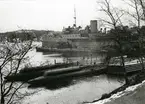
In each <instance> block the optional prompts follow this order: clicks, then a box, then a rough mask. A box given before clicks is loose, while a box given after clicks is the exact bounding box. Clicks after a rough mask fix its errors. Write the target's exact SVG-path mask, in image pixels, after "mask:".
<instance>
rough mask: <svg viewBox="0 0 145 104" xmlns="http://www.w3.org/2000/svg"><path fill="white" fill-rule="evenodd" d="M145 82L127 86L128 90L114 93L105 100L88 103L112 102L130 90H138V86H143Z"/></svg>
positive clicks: (102, 103) (103, 103)
mask: <svg viewBox="0 0 145 104" xmlns="http://www.w3.org/2000/svg"><path fill="white" fill-rule="evenodd" d="M144 84H145V81H143V82H142V83H140V84H137V85H134V86H130V87H128V88H126V90H124V91H121V92H118V93H117V94H113V95H112V96H111V97H110V98H107V99H104V100H100V101H98V102H95V103H88V104H105V103H107V102H110V101H111V100H113V99H117V98H120V97H122V96H123V95H125V94H128V93H129V92H132V91H134V90H136V89H137V88H139V87H141V86H143V85H144Z"/></svg>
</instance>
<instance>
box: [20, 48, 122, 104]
mask: <svg viewBox="0 0 145 104" xmlns="http://www.w3.org/2000/svg"><path fill="white" fill-rule="evenodd" d="M28 56H29V57H30V61H29V62H28V63H31V65H32V66H39V65H40V64H41V65H42V64H44V63H45V64H48V63H49V64H54V63H56V62H57V63H61V62H65V61H68V60H69V61H76V60H78V59H81V57H67V58H66V57H63V56H62V55H61V54H44V53H42V52H36V50H35V49H34V50H33V51H31V52H29V53H28ZM95 59H96V58H95ZM95 59H94V60H95ZM91 60H93V58H92V59H91ZM123 84H124V79H123V78H117V77H110V76H107V75H100V76H93V77H82V78H78V79H72V80H70V82H69V83H68V82H67V83H66V85H62V86H61V87H57V88H54V89H52V88H49V87H43V88H33V89H32V88H27V87H25V88H23V89H21V90H22V91H28V92H33V91H36V93H35V94H32V95H31V96H28V97H26V98H25V99H24V100H23V101H22V104H47V103H48V104H81V103H83V102H89V101H93V100H96V99H99V98H100V97H101V96H102V94H105V93H109V92H111V91H113V90H114V89H116V88H118V87H120V86H122V85H123ZM49 85H51V83H50V84H49Z"/></svg>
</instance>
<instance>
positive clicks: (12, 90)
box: [0, 39, 32, 104]
mask: <svg viewBox="0 0 145 104" xmlns="http://www.w3.org/2000/svg"><path fill="white" fill-rule="evenodd" d="M31 45H32V40H27V41H25V42H23V43H20V42H18V40H17V39H15V40H14V42H13V43H10V42H8V41H5V42H3V43H1V46H0V93H1V96H0V97H1V98H0V102H1V104H13V103H16V100H18V99H22V98H23V97H24V96H26V94H25V95H22V94H21V95H20V92H19V89H20V88H21V87H22V86H23V83H16V82H14V81H12V82H6V80H5V77H7V76H9V75H11V74H13V75H15V74H17V73H18V72H19V69H20V68H21V66H22V64H23V63H24V60H25V58H26V57H25V56H26V54H27V53H28V52H29V50H30V49H31Z"/></svg>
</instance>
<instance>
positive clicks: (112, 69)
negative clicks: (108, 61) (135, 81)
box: [107, 64, 142, 75]
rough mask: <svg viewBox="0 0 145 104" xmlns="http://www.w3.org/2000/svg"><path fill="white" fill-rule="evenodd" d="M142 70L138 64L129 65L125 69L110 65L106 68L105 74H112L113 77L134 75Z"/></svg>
mask: <svg viewBox="0 0 145 104" xmlns="http://www.w3.org/2000/svg"><path fill="white" fill-rule="evenodd" d="M141 70H142V67H141V65H140V64H130V65H126V66H125V69H124V68H123V67H122V66H118V65H110V66H108V67H107V74H113V75H124V74H125V73H126V74H131V73H136V72H139V71H141Z"/></svg>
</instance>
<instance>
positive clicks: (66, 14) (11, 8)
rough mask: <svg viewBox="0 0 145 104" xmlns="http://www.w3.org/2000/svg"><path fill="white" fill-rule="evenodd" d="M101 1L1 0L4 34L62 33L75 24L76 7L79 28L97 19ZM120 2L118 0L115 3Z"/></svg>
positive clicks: (1, 20) (1, 23) (0, 16)
mask: <svg viewBox="0 0 145 104" xmlns="http://www.w3.org/2000/svg"><path fill="white" fill-rule="evenodd" d="M96 1H97V0H0V32H5V31H13V30H18V29H39V30H40V29H43V30H44V29H47V30H62V28H63V27H67V26H69V25H73V23H74V20H73V16H74V5H75V7H76V15H77V25H80V26H83V27H84V26H86V25H89V24H90V20H94V19H97V16H99V15H100V14H98V12H97V3H96ZM117 2H118V0H114V3H115V4H118V3H117Z"/></svg>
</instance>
